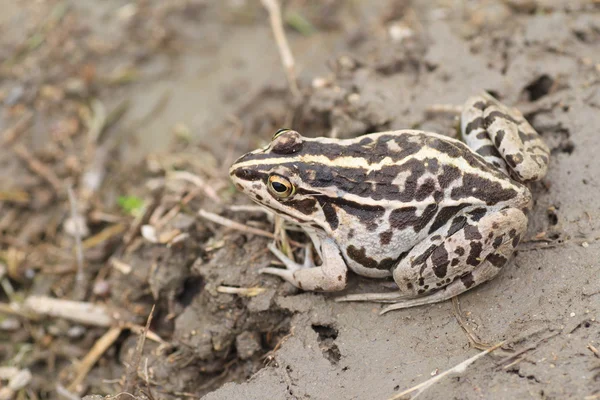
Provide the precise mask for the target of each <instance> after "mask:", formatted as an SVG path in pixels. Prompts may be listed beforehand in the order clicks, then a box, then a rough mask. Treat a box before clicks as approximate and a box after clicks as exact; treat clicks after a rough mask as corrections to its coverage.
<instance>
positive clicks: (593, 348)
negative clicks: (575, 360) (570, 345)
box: [587, 343, 600, 358]
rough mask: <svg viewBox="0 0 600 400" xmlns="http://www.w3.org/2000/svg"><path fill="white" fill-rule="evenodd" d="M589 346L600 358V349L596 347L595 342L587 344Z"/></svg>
mask: <svg viewBox="0 0 600 400" xmlns="http://www.w3.org/2000/svg"><path fill="white" fill-rule="evenodd" d="M587 348H588V349H590V351H591V352H592V353H594V355H595V356H596V357H598V358H600V353H599V352H598V349H597V348H595V347H594V345H593V344H591V343H588V345H587Z"/></svg>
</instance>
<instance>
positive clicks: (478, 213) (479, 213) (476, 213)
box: [469, 207, 487, 222]
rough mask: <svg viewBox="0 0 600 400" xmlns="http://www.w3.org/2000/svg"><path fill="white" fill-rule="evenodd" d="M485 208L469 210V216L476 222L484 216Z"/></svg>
mask: <svg viewBox="0 0 600 400" xmlns="http://www.w3.org/2000/svg"><path fill="white" fill-rule="evenodd" d="M486 213H487V210H486V209H485V208H483V207H479V208H476V209H474V210H472V211H470V212H469V216H470V217H471V219H472V220H473V221H475V222H478V221H479V220H480V219H481V218H483V217H484V216H485V214H486Z"/></svg>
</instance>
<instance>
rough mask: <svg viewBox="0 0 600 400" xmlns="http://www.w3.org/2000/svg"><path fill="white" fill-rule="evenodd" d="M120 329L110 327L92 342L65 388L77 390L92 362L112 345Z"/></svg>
mask: <svg viewBox="0 0 600 400" xmlns="http://www.w3.org/2000/svg"><path fill="white" fill-rule="evenodd" d="M121 331H122V328H121V327H113V328H110V329H109V330H108V331H107V332H106V333H105V334H104V335H102V337H101V338H100V339H98V341H97V342H96V343H94V346H93V347H92V349H91V350H90V351H89V353H87V354H86V356H85V357H84V358H83V360H81V362H80V363H79V364H78V365H77V374H76V376H75V379H73V381H72V382H71V384H69V386H67V390H68V391H69V392H79V390H78V387H79V386H80V385H81V383H82V382H83V381H84V380H85V378H86V376H87V375H88V373H89V372H90V370H91V369H92V367H93V366H94V364H96V362H97V361H98V360H99V359H100V357H101V356H102V354H104V352H105V351H106V350H108V349H109V348H110V346H112V345H113V343H114V342H115V340H117V338H118V337H119V335H120V334H121Z"/></svg>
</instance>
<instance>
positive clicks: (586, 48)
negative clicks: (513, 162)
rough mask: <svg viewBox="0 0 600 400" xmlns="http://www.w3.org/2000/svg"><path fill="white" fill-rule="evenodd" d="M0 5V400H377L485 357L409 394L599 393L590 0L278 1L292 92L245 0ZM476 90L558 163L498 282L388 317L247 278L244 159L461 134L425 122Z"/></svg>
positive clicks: (258, 224) (595, 27)
mask: <svg viewBox="0 0 600 400" xmlns="http://www.w3.org/2000/svg"><path fill="white" fill-rule="evenodd" d="M0 3H1V5H2V10H3V11H2V13H0V33H1V34H0V104H1V105H0V107H1V108H0V142H1V143H2V144H1V147H0V171H1V173H0V399H12V398H19V399H23V398H32V399H37V398H39V399H42V398H80V397H81V396H83V395H102V396H104V395H117V394H119V393H121V395H120V396H119V397H121V398H129V397H131V396H130V395H129V394H132V395H133V396H135V397H136V398H137V397H139V398H149V399H152V398H154V399H175V398H201V397H202V398H204V399H207V400H216V399H264V398H273V399H306V398H311V399H388V398H391V397H393V396H394V395H397V394H399V393H401V392H402V391H404V390H406V389H408V388H411V387H413V386H415V385H417V384H419V383H421V382H424V381H426V380H428V379H431V378H432V377H435V376H438V375H440V374H442V373H443V372H444V371H446V370H449V369H451V368H453V367H455V366H457V365H458V364H460V363H461V362H463V361H465V360H467V359H468V358H470V357H472V356H475V355H476V354H478V353H479V352H480V351H481V349H482V348H487V347H489V346H490V345H493V344H497V343H500V342H502V341H504V342H505V343H504V344H503V345H502V347H501V348H500V349H498V350H496V351H494V352H493V353H491V354H489V355H486V356H484V357H482V358H481V359H479V360H477V361H475V362H474V363H473V364H471V365H470V366H469V367H468V368H466V369H464V370H463V371H461V372H459V373H455V374H453V375H450V376H447V377H444V378H442V379H440V380H439V381H438V382H436V383H434V384H433V385H431V386H430V387H428V388H427V389H426V390H424V391H423V393H422V394H421V395H420V398H423V399H434V398H435V399H437V398H454V399H514V398H534V399H588V400H591V399H600V353H599V349H600V321H599V319H600V278H599V277H600V262H599V260H600V201H598V195H599V194H600V178H599V176H600V157H598V154H599V153H600V142H599V141H598V130H599V129H600V2H598V1H597V0H586V1H583V0H581V1H557V0H505V1H459V0H454V1H453V0H433V1H417V0H412V1H410V0H404V1H402V0H385V1H377V2H375V1H366V0H364V1H360V0H356V1H351V2H350V1H349V2H346V1H339V0H328V1H322V2H307V1H303V0H289V1H286V2H284V4H283V5H284V7H283V10H284V20H285V27H286V35H287V37H288V39H289V41H290V46H291V50H292V52H293V54H294V56H295V61H296V71H297V75H298V84H299V87H300V92H301V96H299V97H298V98H294V97H293V96H292V95H291V93H290V91H289V89H288V85H287V81H286V75H285V73H284V70H283V68H282V66H281V62H280V58H279V53H278V51H277V47H276V46H275V43H274V39H273V35H272V31H271V29H270V27H269V20H268V15H267V13H266V11H265V10H264V9H263V8H262V5H261V3H260V2H259V1H246V0H227V1H219V2H217V1H210V0H173V1H169V2H161V1H158V0H139V1H133V2H128V1H124V0H106V1H102V2H97V1H92V0H70V1H69V0H63V1H58V0H46V1H33V0H21V1H17V2H13V1H8V0H4V1H1V2H0ZM481 90H487V91H490V92H491V93H493V94H495V95H496V96H497V97H499V98H500V99H502V101H503V102H505V103H507V104H510V105H514V106H516V107H518V108H519V109H520V110H521V111H522V112H523V113H524V115H525V116H526V117H527V119H528V120H529V121H530V122H531V123H532V125H533V126H534V127H535V128H536V129H537V130H538V131H539V132H540V133H541V135H542V137H543V138H544V140H545V141H546V143H547V144H548V145H549V147H550V148H551V149H552V159H551V165H550V169H549V172H548V175H547V176H546V178H545V179H544V180H543V181H541V182H538V183H536V184H534V185H533V186H532V191H533V193H534V198H535V207H534V210H533V212H532V214H531V216H530V225H529V231H528V237H527V238H526V240H525V241H524V243H522V244H521V245H520V247H519V251H518V254H517V256H516V258H515V259H514V261H513V262H512V263H510V265H508V266H507V267H506V268H505V269H504V271H503V272H502V273H501V274H500V276H499V277H497V278H496V279H494V280H493V281H491V282H489V283H487V284H484V285H482V286H480V287H477V288H475V289H473V290H471V291H469V292H467V293H466V294H463V295H461V296H459V298H458V302H457V303H452V302H445V303H441V304H435V305H430V306H423V307H417V308H412V309H407V310H400V311H395V312H391V313H388V314H386V315H384V316H379V315H378V313H379V311H380V309H381V306H380V305H378V304H370V303H336V302H335V301H334V299H335V297H336V296H338V295H337V294H336V295H333V294H331V295H330V294H315V293H305V292H302V291H299V290H296V289H294V288H293V287H291V285H289V284H286V283H284V282H282V281H281V280H280V279H278V278H275V277H269V276H264V275H260V274H258V272H257V271H258V270H259V269H260V268H263V267H265V266H268V265H270V264H271V263H272V262H273V261H274V259H273V257H272V256H271V255H270V254H269V252H268V251H267V250H266V245H267V244H268V243H269V241H271V240H272V239H271V238H267V237H264V235H267V236H268V235H269V234H270V232H273V221H272V219H271V218H268V217H267V216H266V215H265V214H264V213H263V212H260V211H257V210H256V209H255V208H248V207H246V206H249V205H250V202H249V200H248V199H246V198H245V197H244V196H243V195H241V194H240V193H237V192H236V191H235V188H233V186H232V185H231V184H230V182H229V180H228V176H227V169H228V167H229V165H230V164H231V163H232V162H233V160H234V159H235V158H236V157H237V156H239V155H241V154H243V153H244V152H246V151H249V150H251V149H254V148H256V147H258V146H261V145H263V144H265V143H266V142H267V141H268V140H269V139H270V138H271V136H272V134H273V133H274V132H275V131H276V130H277V129H278V128H280V127H284V126H289V127H293V128H295V129H296V130H298V131H300V132H301V133H303V134H304V135H306V136H320V135H337V136H338V137H354V136H357V135H361V134H364V133H368V132H375V131H380V130H384V129H385V130H387V129H400V128H408V127H413V128H419V129H425V130H431V131H436V132H439V133H443V134H447V135H450V136H456V119H455V117H454V116H453V115H452V114H445V113H434V112H431V110H432V106H435V105H454V106H460V105H461V104H462V103H463V102H464V100H465V99H466V98H467V97H468V96H470V95H472V94H474V93H477V92H478V91H481ZM69 188H72V190H71V191H70V192H69ZM69 193H70V194H71V195H69ZM215 216H220V217H224V218H226V219H227V220H228V221H230V222H226V224H227V225H226V226H224V225H222V224H221V223H217V222H218V221H217V222H215ZM231 221H234V222H237V223H238V224H239V225H241V227H240V226H239V225H233V224H232V222H231ZM249 228H251V229H258V230H259V234H253V233H251V232H249V231H248V229H249ZM290 237H291V239H292V240H293V241H294V242H300V243H302V242H304V241H305V240H307V239H306V238H305V237H304V236H303V235H302V234H300V233H298V232H290ZM293 247H294V248H296V247H295V246H293ZM297 250H298V253H300V250H301V249H299V248H298V249H297ZM383 286H386V287H389V286H390V282H389V281H375V280H368V279H362V278H359V277H357V276H354V275H352V276H351V277H350V284H349V287H348V289H347V291H346V292H348V293H356V292H360V291H365V292H366V291H379V290H380V289H381V288H382V287H383ZM378 289H379V290H378ZM91 306H95V308H90V307H91ZM153 306H154V312H152V310H153ZM67 307H71V308H67ZM150 314H152V318H151V319H149V315H150ZM145 327H146V328H145ZM123 393H126V394H123ZM414 394H415V393H413V394H412V395H413V396H414ZM93 397H94V396H90V397H89V398H93ZM405 398H410V395H408V396H406V397H405Z"/></svg>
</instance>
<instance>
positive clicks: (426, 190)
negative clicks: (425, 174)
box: [415, 178, 435, 201]
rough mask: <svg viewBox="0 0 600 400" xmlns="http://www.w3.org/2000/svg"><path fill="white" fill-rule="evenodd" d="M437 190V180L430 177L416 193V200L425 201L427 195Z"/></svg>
mask: <svg viewBox="0 0 600 400" xmlns="http://www.w3.org/2000/svg"><path fill="white" fill-rule="evenodd" d="M434 191H435V182H434V180H433V179H431V178H429V179H427V180H426V181H425V182H423V184H422V185H421V186H419V189H417V193H416V194H415V200H417V201H423V200H425V199H426V198H427V197H429V196H430V195H431V194H432V193H433V192H434Z"/></svg>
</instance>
